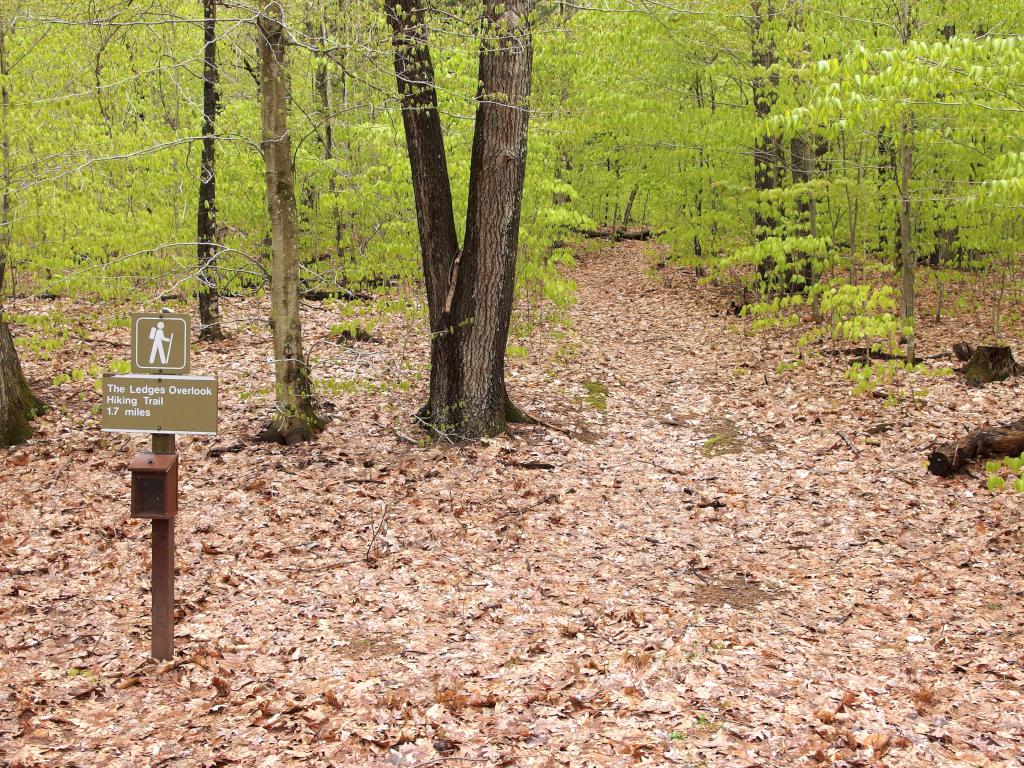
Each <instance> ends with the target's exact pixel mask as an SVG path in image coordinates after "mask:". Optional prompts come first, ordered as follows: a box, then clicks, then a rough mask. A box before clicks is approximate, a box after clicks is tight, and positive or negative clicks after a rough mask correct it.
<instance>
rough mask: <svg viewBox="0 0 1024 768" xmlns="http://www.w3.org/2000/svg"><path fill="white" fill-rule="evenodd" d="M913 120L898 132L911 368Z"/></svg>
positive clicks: (903, 314) (902, 259) (904, 316)
mask: <svg viewBox="0 0 1024 768" xmlns="http://www.w3.org/2000/svg"><path fill="white" fill-rule="evenodd" d="M913 120H914V117H913V114H910V115H907V116H906V117H904V119H903V125H902V127H901V130H900V267H901V269H902V275H903V280H902V286H903V305H902V309H901V313H900V314H901V318H902V320H903V324H904V325H909V326H911V331H910V332H909V333H908V334H907V336H908V339H907V361H908V362H909V363H910V364H911V365H913V363H914V334H913V330H912V328H913V325H914V316H915V304H916V299H915V295H914V292H915V286H914V277H915V271H914V270H915V267H916V264H915V261H916V260H915V259H914V250H913V242H912V241H911V237H910V235H911V233H910V215H911V203H910V182H911V176H912V174H913V169H914V147H913V144H912V143H911V142H912V141H913V138H912V135H911V129H912V123H913Z"/></svg>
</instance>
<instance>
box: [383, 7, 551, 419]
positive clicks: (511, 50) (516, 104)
mask: <svg viewBox="0 0 1024 768" xmlns="http://www.w3.org/2000/svg"><path fill="white" fill-rule="evenodd" d="M534 5H535V0H510V1H509V2H506V3H501V2H497V1H496V0H485V30H484V33H483V40H482V42H481V47H480V63H479V77H478V82H479V84H480V85H479V91H478V93H477V109H476V122H475V127H474V134H473V148H472V156H471V161H470V176H469V202H468V206H467V212H466V235H465V242H464V243H463V244H462V248H461V249H460V248H459V242H458V236H457V234H456V230H455V216H454V212H453V208H452V193H451V182H450V178H449V175H448V164H447V158H446V154H445V148H444V139H443V136H442V132H441V119H440V116H439V114H438V110H437V94H436V90H435V84H434V68H433V63H432V61H431V56H430V48H429V46H428V41H427V24H426V13H425V9H424V8H422V7H413V8H405V7H403V6H402V5H401V4H400V3H399V2H398V0H385V12H386V14H387V18H388V22H389V24H390V26H391V30H392V41H393V44H394V49H395V75H396V78H397V81H398V90H399V94H400V95H401V98H402V119H403V122H404V126H405V136H406V145H407V148H408V152H409V164H410V167H411V170H412V183H413V193H414V197H415V202H416V221H417V225H418V228H419V235H420V249H421V253H422V258H423V273H424V276H425V280H426V289H427V304H428V307H429V313H430V331H431V345H430V347H431V349H430V396H429V400H428V402H427V404H426V406H425V407H424V409H423V411H422V413H421V415H422V418H423V419H424V421H425V422H426V424H427V425H428V427H429V428H430V429H431V430H432V431H434V432H435V433H436V434H438V435H442V436H448V437H452V438H475V437H482V436H486V435H495V434H499V433H501V432H504V431H506V429H507V427H508V423H509V422H516V421H529V420H530V419H529V417H527V416H525V415H524V414H523V413H521V412H520V411H519V410H518V409H517V408H516V407H515V406H514V405H512V403H511V401H510V400H509V397H508V394H507V392H506V390H505V347H506V344H507V342H508V330H509V322H510V320H511V315H512V297H513V289H514V287H515V267H516V253H517V250H518V245H519V215H520V210H521V208H522V200H523V181H524V177H525V172H526V140H527V129H528V121H529V99H530V85H531V70H532V66H533V41H532V35H531V30H530V18H529V17H530V14H531V13H532V12H533V9H534Z"/></svg>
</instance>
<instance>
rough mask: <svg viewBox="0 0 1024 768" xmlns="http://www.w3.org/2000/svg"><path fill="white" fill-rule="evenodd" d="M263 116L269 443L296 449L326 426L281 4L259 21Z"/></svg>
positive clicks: (269, 5) (271, 5) (275, 4)
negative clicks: (304, 303) (320, 413)
mask: <svg viewBox="0 0 1024 768" xmlns="http://www.w3.org/2000/svg"><path fill="white" fill-rule="evenodd" d="M257 37H258V38H259V58H260V116H261V119H262V125H263V142H262V149H263V158H264V161H265V162H266V166H267V172H266V182H267V210H268V212H269V214H270V236H271V250H272V263H271V288H270V322H271V325H272V326H273V330H274V376H275V383H276V393H277V397H276V413H275V415H274V418H273V420H272V421H271V422H270V424H269V425H268V426H267V428H266V429H265V430H264V432H263V435H262V436H263V437H264V439H271V440H277V441H279V442H283V443H285V444H287V445H292V444H294V443H298V442H301V441H304V440H309V439H310V438H312V437H313V435H314V434H315V433H316V432H317V431H318V430H319V428H320V426H321V424H320V421H319V419H318V418H317V416H316V414H315V413H314V410H313V399H312V393H311V388H310V376H309V367H308V364H307V361H306V358H305V356H304V355H303V352H302V321H301V318H300V314H299V257H298V252H297V248H296V245H297V243H296V241H297V237H298V216H297V213H296V207H295V172H294V168H293V167H292V157H291V136H290V134H289V133H288V87H289V85H288V73H287V71H286V69H285V44H286V41H285V29H284V25H283V12H282V9H281V5H280V3H278V2H270V3H267V4H266V5H265V6H264V8H263V11H262V12H261V14H260V16H259V20H258V33H257Z"/></svg>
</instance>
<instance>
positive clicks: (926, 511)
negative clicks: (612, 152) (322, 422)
mask: <svg viewBox="0 0 1024 768" xmlns="http://www.w3.org/2000/svg"><path fill="white" fill-rule="evenodd" d="M645 248H646V246H642V245H636V244H620V245H618V246H616V247H615V249H613V250H611V251H608V252H605V253H602V254H597V255H594V256H593V257H592V258H590V259H588V260H587V262H586V265H585V266H584V267H582V268H580V269H579V270H578V271H577V272H576V273H575V277H576V278H577V279H578V282H579V285H580V302H579V304H578V305H577V306H576V307H574V308H573V309H572V310H571V320H572V323H571V325H569V326H564V327H561V328H560V329H559V334H561V337H559V336H556V335H553V334H549V333H546V332H544V331H545V330H546V329H541V331H540V332H539V333H538V334H537V335H536V336H534V337H533V338H532V339H531V340H530V342H529V344H528V345H527V346H528V348H529V349H530V356H529V358H526V359H516V360H514V361H510V378H509V381H510V386H511V387H514V388H515V396H516V397H517V400H518V401H520V402H522V403H523V404H524V405H526V406H528V407H529V408H530V409H531V411H533V412H535V413H536V414H537V415H539V416H540V417H541V418H543V419H545V420H548V421H550V422H551V423H553V424H557V425H565V426H566V428H567V430H568V431H569V432H570V433H571V435H567V434H564V433H563V432H559V431H557V430H549V429H545V428H542V427H528V428H520V429H517V430H516V431H515V432H514V433H513V435H512V436H511V437H508V438H501V439H496V440H491V441H486V442H483V443H481V444H479V445H475V446H471V447H469V448H467V449H449V448H444V447H438V448H427V449H424V448H420V447H417V446H416V445H412V444H410V443H409V442H407V441H403V440H399V439H396V438H395V432H396V431H398V432H402V433H407V432H409V430H410V428H409V426H408V421H407V416H408V414H410V413H413V412H414V411H415V408H416V404H417V402H418V400H419V398H420V395H421V392H419V391H417V390H416V387H418V386H421V385H422V380H421V379H417V380H416V382H415V386H413V388H412V390H410V391H405V390H404V389H403V390H395V391H382V392H377V393H369V392H366V391H363V390H360V391H357V392H351V393H348V392H342V393H339V394H338V395H337V397H334V396H333V395H332V400H333V401H335V403H336V405H337V413H338V414H340V418H339V420H338V421H337V422H335V423H332V424H331V425H330V426H329V427H328V430H327V432H326V433H325V434H324V435H322V436H321V437H320V439H319V440H318V441H317V443H315V444H313V445H310V446H299V447H296V448H293V449H284V448H280V447H278V446H270V445H260V444H252V443H250V442H249V441H248V435H249V434H250V433H251V432H253V431H254V429H253V424H254V423H255V421H258V419H257V418H256V416H257V415H258V414H257V413H256V412H257V411H259V410H260V409H261V408H265V407H268V406H269V396H266V395H264V394H261V393H252V392H251V390H252V386H253V384H252V382H254V381H257V382H258V381H263V380H265V379H266V376H267V375H268V372H267V371H266V370H264V369H262V368H259V367H258V361H259V359H261V358H260V355H261V354H262V353H263V352H265V351H266V350H265V349H263V348H262V347H260V349H258V350H256V351H255V352H254V350H253V349H247V348H245V347H244V346H243V345H241V344H239V343H237V342H234V341H229V342H226V343H225V344H223V345H219V346H218V347H217V348H216V349H213V348H207V347H197V349H196V351H195V361H194V366H195V368H196V370H204V371H212V370H217V371H219V372H220V374H221V378H222V392H223V395H224V402H223V406H224V424H223V430H222V436H221V437H220V438H219V439H218V440H217V441H216V442H210V441H208V440H204V439H200V438H195V439H191V438H183V439H182V440H181V450H182V454H183V455H182V479H183V484H187V485H188V488H187V493H186V495H185V496H184V497H183V506H182V512H181V516H180V517H179V520H178V526H179V539H178V561H177V562H178V583H177V589H178V608H179V616H178V624H177V637H176V644H177V649H178V653H177V655H176V657H175V659H174V660H173V661H171V662H168V663H166V664H157V663H154V662H152V661H150V660H149V659H148V658H147V651H148V637H149V636H148V631H149V624H148V622H149V618H148V597H149V596H148V557H149V555H148V527H147V526H146V525H145V524H141V523H138V522H133V521H129V520H128V519H127V510H126V499H127V484H126V480H125V477H124V457H125V456H127V455H130V454H131V453H132V452H133V451H135V450H136V449H138V448H139V447H141V445H142V442H143V439H144V438H142V437H141V436H140V437H134V436H132V437H121V436H116V437H111V436H107V435H100V434H99V433H97V432H95V431H94V430H93V426H94V425H92V423H91V422H90V418H92V417H91V416H90V414H89V412H88V408H89V403H90V402H91V401H90V400H89V397H91V396H92V395H91V394H90V392H89V391H88V389H87V388H83V391H82V393H81V399H80V400H75V399H73V398H65V397H63V395H64V390H63V389H62V390H60V391H57V392H51V393H48V396H49V399H50V400H51V401H52V402H55V403H56V404H58V408H57V409H55V412H53V413H51V414H49V415H47V416H44V417H43V418H42V420H41V425H42V427H43V431H42V433H41V434H40V436H39V438H38V441H37V442H35V443H32V444H29V445H28V446H23V447H21V448H19V449H16V450H13V451H7V452H3V453H0V499H3V502H2V503H3V508H2V511H0V595H2V596H3V598H2V599H0V617H2V619H3V623H4V629H5V631H4V633H3V634H2V635H0V665H2V669H3V674H2V675H0V755H2V760H6V761H7V763H9V764H10V765H12V766H13V765H22V766H32V767H33V768H35V767H36V766H49V765H70V764H75V765H81V766H84V767H87V766H104V767H105V766H117V765H124V766H136V765H155V764H158V763H159V764H161V765H165V766H168V768H185V766H196V765H209V766H213V765H245V766H259V765H261V764H265V765H267V766H274V765H280V766H289V767H290V766H300V765H301V766H303V768H306V767H307V766H311V767H313V768H316V767H317V766H324V768H326V766H337V765H345V766H352V768H361V766H367V768H369V766H379V765H393V766H406V767H407V768H408V767H409V766H415V765H420V766H427V765H433V766H446V765H460V764H462V763H460V762H459V761H464V762H467V763H468V764H482V765H490V766H498V765H510V766H517V767H518V766H523V767H524V768H532V767H533V766H544V765H550V766H573V768H577V767H579V768H584V767H585V768H592V767H594V766H609V767H610V768H611V767H614V768H618V767H619V766H623V765H630V764H634V763H636V764H638V765H644V764H646V765H659V766H660V765H681V766H694V765H701V764H705V765H709V766H712V765H713V766H716V768H718V767H719V766H721V767H722V768H733V767H735V768H740V767H743V768H746V766H751V765H772V766H774V765H779V766H784V765H800V764H804V763H806V762H808V758H810V759H811V760H812V761H815V762H817V763H820V764H823V765H835V766H837V767H838V766H849V765H878V766H881V765H897V764H898V765H901V766H922V767H923V766H932V765H944V764H949V765H972V766H1003V765H1012V764H1014V761H1015V760H1018V758H1019V755H1020V754H1021V753H1022V752H1024V740H1022V737H1021V729H1020V727H1019V723H1020V718H1021V717H1022V710H1024V702H1022V700H1021V691H1022V690H1024V688H1022V686H1024V673H1022V672H1021V665H1020V662H1021V656H1020V647H1021V641H1022V639H1024V620H1022V612H1021V611H1022V608H1021V604H1020V594H1021V588H1022V587H1021V585H1022V584H1024V574H1022V563H1021V558H1020V539H1021V536H1020V528H1019V520H1018V518H1019V510H1017V509H1016V508H1015V507H1014V506H1013V503H1012V502H1011V501H1010V500H1008V499H1007V498H1005V497H992V496H991V495H988V494H986V493H985V492H984V491H981V490H979V489H977V488H975V487H974V486H972V485H971V481H970V480H969V479H968V478H961V479H958V480H954V481H933V480H931V479H928V478H925V476H924V472H923V468H922V467H920V466H919V465H918V463H917V457H919V456H920V455H921V448H922V446H926V445H927V444H928V442H929V441H930V440H932V439H933V438H934V436H935V435H937V434H939V433H947V432H949V431H950V430H951V429H952V428H953V426H954V424H955V423H959V422H961V421H962V422H968V423H974V422H976V421H979V420H981V417H982V416H983V414H984V413H985V412H986V411H992V410H996V409H999V408H1009V407H1012V404H1013V403H1014V402H1015V398H1016V397H1019V392H1020V390H1019V387H1020V384H1019V383H1018V384H1014V383H1008V384H1002V385H998V386H996V387H994V388H991V389H988V388H986V390H985V391H983V392H978V393H974V394H972V398H974V399H971V400H970V401H966V402H961V398H960V394H961V393H960V392H959V390H958V389H957V388H956V384H955V382H945V381H939V382H938V383H937V384H936V385H935V386H934V387H933V393H932V395H930V399H929V405H928V407H927V408H920V409H917V410H908V411H905V412H904V411H902V410H901V411H900V412H899V413H897V412H896V411H894V410H891V409H889V408H887V407H886V406H884V405H883V404H881V403H880V402H877V401H874V400H865V399H851V398H850V397H849V395H848V392H849V387H848V383H847V382H846V381H845V379H844V378H843V375H844V370H843V369H841V368H839V367H837V363H836V362H835V361H831V360H828V361H815V359H814V358H813V357H811V358H809V359H808V360H807V362H806V363H805V365H803V366H802V367H801V368H800V369H798V370H795V371H792V372H789V373H787V374H786V375H785V376H779V375H776V373H775V368H776V366H777V364H778V361H779V360H780V359H783V356H784V355H785V354H786V350H787V349H789V347H788V346H787V345H788V344H789V341H787V339H785V338H782V337H772V336H769V335H760V336H748V335H746V334H745V332H744V329H743V328H742V327H737V328H736V329H734V330H730V329H729V328H728V327H727V322H732V320H728V321H726V320H725V319H724V318H721V317H719V314H720V313H719V312H718V311H717V310H716V302H717V301H718V298H717V297H716V296H715V295H714V294H713V293H710V292H709V289H708V288H706V287H703V286H699V285H698V284H697V283H696V282H694V281H690V280H688V279H687V278H685V277H682V276H680V277H679V278H678V279H676V280H674V281H673V287H672V288H667V287H665V286H662V285H660V284H658V283H657V282H656V281H655V279H654V278H652V277H650V276H649V275H646V274H645V273H644V264H645V258H646V256H645V253H646V251H645ZM624 306H628V308H629V311H628V312H627V311H623V307H624ZM225 310H226V311H227V312H228V313H229V314H230V315H232V317H233V318H244V317H254V316H259V315H260V311H261V310H260V308H259V307H252V306H248V305H247V304H244V303H241V302H234V301H227V300H226V301H225ZM310 311H311V312H313V313H315V316H314V317H313V318H312V319H313V320H314V321H315V322H312V323H310V324H309V326H308V327H310V328H311V329H312V335H313V338H312V339H311V343H312V344H313V347H312V348H314V349H316V348H317V347H316V346H315V344H316V342H317V340H318V338H319V337H318V336H317V334H320V333H322V334H323V335H324V337H325V338H326V331H324V330H323V329H327V328H329V327H330V325H331V322H330V310H325V309H323V308H317V309H313V310H310ZM375 327H376V328H378V329H379V330H377V331H375V333H379V335H380V337H381V339H382V343H380V344H373V345H366V344H365V343H363V342H359V341H355V342H353V343H352V344H351V345H350V346H345V347H342V348H339V347H337V345H333V344H332V345H331V347H330V348H331V349H332V352H331V355H336V356H337V357H336V358H333V359H331V360H326V361H323V367H322V370H326V371H329V372H331V373H330V375H334V376H341V375H342V374H343V373H344V372H345V371H358V372H359V375H360V376H363V377H366V378H374V379H375V380H380V381H385V380H387V379H388V377H389V376H393V372H394V371H396V370H406V369H408V367H409V365H410V364H417V363H418V362H421V361H422V360H425V359H426V355H425V351H426V350H425V347H424V345H423V343H422V336H421V335H420V334H418V333H413V332H410V330H409V329H408V328H407V327H405V326H401V325H395V326H394V327H392V328H391V330H388V325H387V323H386V322H382V323H381V324H378V325H377V326H375ZM929 332H930V329H929V328H928V327H927V326H926V327H924V328H923V331H922V340H921V344H922V345H923V344H926V343H928V333H929ZM260 338H262V337H260ZM409 339H413V340H416V339H419V341H413V342H409V341H408V340H409ZM709 339H711V340H713V341H714V344H715V350H714V353H713V354H710V353H708V352H707V349H706V344H705V342H706V341H707V340H709ZM268 343H269V337H267V338H266V339H264V340H263V341H262V342H260V344H262V345H263V346H266V345H267V344H268ZM335 350H336V351H335ZM574 350H575V351H574ZM403 355H405V356H406V357H403ZM263 357H264V358H265V355H263ZM89 362H92V361H89ZM99 362H103V361H99ZM104 364H105V363H104ZM26 365H27V368H28V370H29V373H30V376H34V377H35V378H36V380H37V381H39V380H43V379H44V378H45V370H46V368H45V365H44V364H41V363H39V362H36V361H32V360H28V361H26ZM403 366H405V368H403ZM741 366H743V367H746V368H749V369H750V370H751V375H745V376H736V375H734V371H735V370H736V369H738V368H739V367H741ZM82 367H83V368H84V367H86V365H84V364H83V366H82ZM318 370H320V369H318ZM512 374H515V375H512ZM556 380H557V382H559V383H555V381H556ZM584 382H594V383H599V384H600V386H601V387H602V388H604V389H605V390H607V398H606V399H605V400H604V401H603V405H604V406H605V407H604V409H603V410H602V409H599V408H598V407H597V405H596V403H595V404H591V403H589V402H587V401H586V400H581V399H579V397H578V394H579V392H580V387H581V384H582V383H584ZM68 386H73V385H68ZM595 387H596V384H595ZM1014 387H1017V389H1014ZM242 392H247V393H249V394H248V395H247V396H246V397H245V398H244V399H243V398H242V397H241V393H242ZM64 400H67V401H68V403H66V404H63V403H64ZM944 404H956V405H955V408H961V409H962V410H959V411H958V410H955V408H954V407H953V406H952V405H951V406H950V407H948V408H947V407H946V406H945V405H944ZM666 414H669V415H668V416H666ZM712 431H717V439H716V440H715V441H713V444H712V446H711V447H710V448H708V449H707V450H706V451H705V452H704V453H702V450H701V449H702V447H707V446H706V443H707V441H708V440H709V439H710V438H712V437H715V435H712V434H711V432H712ZM837 434H841V435H845V436H846V437H848V438H849V440H850V442H852V443H853V444H854V445H855V446H856V447H857V449H858V451H859V454H858V453H855V452H853V451H850V450H848V446H847V445H846V443H845V441H842V442H841V443H840V444H839V447H838V448H837V447H836V446H837V437H836V436H837ZM582 438H585V439H582ZM869 439H870V441H874V443H872V442H869ZM712 448H713V450H712ZM705 454H707V455H705ZM62 467H63V469H61V468H62ZM58 472H59V476H58V477H57V480H56V482H55V481H54V477H55V476H57V473H58ZM1015 526H1017V527H1016V528H1015ZM961 566H963V567H961ZM153 750H156V751H153ZM469 761H474V762H469Z"/></svg>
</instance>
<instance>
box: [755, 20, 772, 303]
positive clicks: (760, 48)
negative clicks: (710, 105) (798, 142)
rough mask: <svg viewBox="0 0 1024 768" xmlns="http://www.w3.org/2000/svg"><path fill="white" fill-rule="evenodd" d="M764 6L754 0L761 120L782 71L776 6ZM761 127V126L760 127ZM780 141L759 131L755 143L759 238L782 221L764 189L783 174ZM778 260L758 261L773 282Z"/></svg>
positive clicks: (757, 110) (765, 276) (763, 276)
mask: <svg viewBox="0 0 1024 768" xmlns="http://www.w3.org/2000/svg"><path fill="white" fill-rule="evenodd" d="M766 5H767V7H766V8H764V9H762V7H761V0H751V3H750V11H751V20H752V27H751V40H752V47H753V52H752V57H751V63H752V64H753V69H754V76H753V78H752V79H751V99H752V101H753V102H754V116H755V117H756V118H757V120H758V123H759V124H760V123H761V122H763V121H764V120H765V119H767V117H768V115H769V114H770V113H771V111H772V107H773V106H774V105H775V102H776V100H777V99H778V74H776V73H773V72H772V67H773V66H774V64H775V43H774V42H773V41H772V39H771V36H770V35H769V34H768V33H766V31H765V29H764V26H765V24H767V23H769V22H771V21H772V19H773V18H774V16H775V9H774V8H773V6H772V2H771V0H768V2H767V4H766ZM757 130H759V129H757ZM778 166H779V142H778V139H776V138H773V137H770V136H767V135H765V134H764V133H763V132H760V131H759V135H758V137H757V139H756V140H755V143H754V193H755V194H754V199H755V201H756V206H757V207H756V208H755V209H754V237H756V238H757V240H758V241H761V240H764V239H766V238H768V237H770V236H772V235H773V234H775V231H776V229H777V227H778V221H777V218H776V216H775V213H774V211H773V205H774V204H773V203H771V202H769V201H768V200H767V199H766V196H765V195H763V194H762V193H763V192H766V191H767V190H770V189H774V188H775V187H776V186H778V177H779V170H778ZM773 269H774V264H772V263H771V262H770V261H763V262H761V263H760V264H758V267H757V271H758V274H759V275H760V278H761V281H762V282H763V283H768V282H771V280H772V277H773V276H772V274H771V272H772V270H773Z"/></svg>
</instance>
